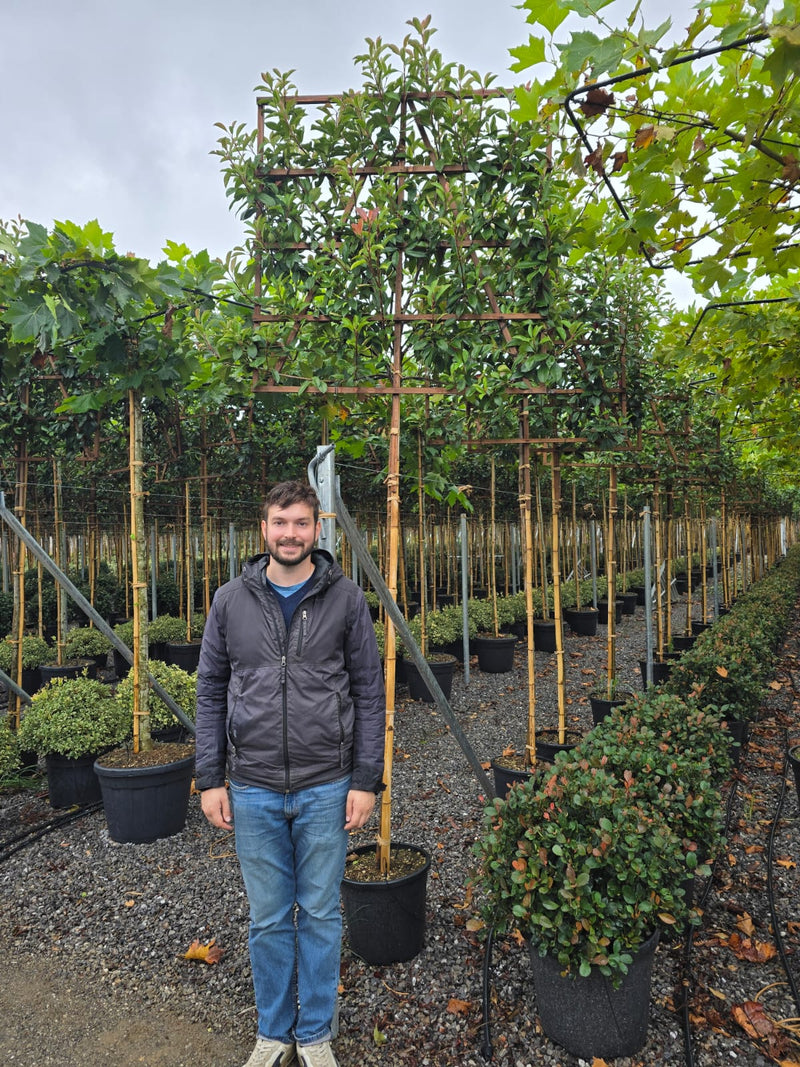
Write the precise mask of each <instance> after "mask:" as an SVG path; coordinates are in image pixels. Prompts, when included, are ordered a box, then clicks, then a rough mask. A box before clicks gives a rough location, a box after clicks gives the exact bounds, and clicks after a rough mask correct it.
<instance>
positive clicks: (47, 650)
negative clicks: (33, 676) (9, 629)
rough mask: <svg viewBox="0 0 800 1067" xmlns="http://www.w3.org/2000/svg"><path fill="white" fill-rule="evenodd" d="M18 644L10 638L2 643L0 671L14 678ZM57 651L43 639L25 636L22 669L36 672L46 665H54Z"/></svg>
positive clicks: (0, 642)
mask: <svg viewBox="0 0 800 1067" xmlns="http://www.w3.org/2000/svg"><path fill="white" fill-rule="evenodd" d="M16 652H17V649H16V644H15V643H14V642H13V641H12V639H11V638H10V637H7V638H6V639H5V640H4V641H0V669H2V670H3V671H5V673H6V674H8V675H9V676H12V677H13V672H14V669H15V666H16V662H17V661H16ZM55 658H56V650H55V649H54V648H53V647H52V646H51V645H49V644H48V643H47V641H45V639H44V638H43V637H37V636H35V635H33V634H25V635H24V636H23V638H22V669H23V670H25V671H35V670H36V669H37V668H38V667H41V666H42V664H44V663H52V662H53V660H54V659H55Z"/></svg>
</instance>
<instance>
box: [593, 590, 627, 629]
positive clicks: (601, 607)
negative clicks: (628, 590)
mask: <svg viewBox="0 0 800 1067" xmlns="http://www.w3.org/2000/svg"><path fill="white" fill-rule="evenodd" d="M597 621H598V622H599V623H600V625H601V626H608V601H607V600H598V601H597ZM614 622H622V601H621V600H620V598H619V597H617V598H616V599H615V601H614Z"/></svg>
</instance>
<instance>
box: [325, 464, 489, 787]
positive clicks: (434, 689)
mask: <svg viewBox="0 0 800 1067" xmlns="http://www.w3.org/2000/svg"><path fill="white" fill-rule="evenodd" d="M330 447H331V448H332V447H333V446H332V445H331V446H330ZM309 471H310V467H309ZM313 484H314V483H313V481H312V485H313ZM336 517H337V519H338V522H339V525H340V526H341V528H342V530H343V531H344V533H345V536H346V537H347V539H348V541H349V542H350V545H351V547H352V549H353V551H354V552H355V553H356V555H357V556H358V558H359V560H360V562H361V566H362V567H363V569H364V573H365V574H366V575H367V577H368V578H369V580H370V582H371V583H372V587H373V589H374V590H375V592H376V593H377V594H378V597H379V599H380V601H381V603H382V604H383V606H384V608H385V609H386V614H387V615H388V616H389V618H390V619H391V620H392V622H393V623H394V625H395V627H396V629H397V632H398V633H399V635H400V638H401V640H402V642H403V644H404V645H405V647H406V649H407V650H408V652H409V653H410V655H411V658H412V659H413V660H414V663H415V664H416V666H417V669H418V670H419V673H420V675H421V676H422V678H423V680H424V682H425V684H426V685H427V687H428V689H429V691H430V693H431V696H432V697H433V698H434V700H435V701H436V705H437V707H438V708H439V710H440V711H441V713H442V715H443V716H444V718H445V719H446V721H447V725H448V726H449V727H450V730H451V732H452V734H453V736H454V737H455V739H456V741H458V744H459V746H460V747H461V750H462V752H463V753H464V755H465V756H466V757H467V761H468V762H469V765H470V766H471V767H472V770H473V771H474V772H475V777H476V778H477V779H478V783H479V784H480V787H481V789H483V790H484V792H485V793H486V796H487V797H491V796H494V785H493V784H492V782H491V781H490V780H489V778H488V777H487V775H486V772H485V771H484V769H483V767H482V766H481V762H480V760H479V759H478V757H477V756H476V754H475V752H474V751H473V749H472V746H471V745H470V743H469V741H468V740H467V737H466V735H465V734H464V731H463V730H462V728H461V723H460V722H459V721H458V719H457V718H456V716H455V714H454V713H453V709H452V708H451V707H450V705H449V703H448V702H447V697H446V696H445V695H444V693H443V692H442V690H441V686H440V685H439V683H438V682H437V680H436V678H435V677H434V674H433V671H432V670H431V669H430V667H429V666H428V664H427V662H426V661H425V657H424V656H423V655H422V652H421V650H420V647H419V645H418V644H417V642H416V641H415V640H414V638H413V636H412V634H411V631H410V630H409V628H408V624H407V623H406V620H405V617H404V616H403V613H402V611H401V610H400V608H399V607H398V606H397V604H396V603H395V601H394V599H393V598H392V596H391V595H390V593H389V588H388V586H387V585H386V582H384V580H383V575H382V574H381V572H380V571H379V570H378V568H377V566H376V564H375V561H374V560H373V558H372V556H371V555H370V554H369V552H368V550H367V546H366V544H365V543H364V538H363V537H362V535H361V532H360V531H359V529H358V527H357V526H356V524H355V523H354V522H353V520H352V518H351V517H350V513H349V512H348V510H347V508H346V507H345V505H344V502H343V500H342V498H341V496H339V494H338V493H337V495H336Z"/></svg>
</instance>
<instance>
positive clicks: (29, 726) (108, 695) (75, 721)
mask: <svg viewBox="0 0 800 1067" xmlns="http://www.w3.org/2000/svg"><path fill="white" fill-rule="evenodd" d="M130 731H131V723H130V716H129V715H127V714H126V712H125V709H124V708H123V707H122V705H121V704H120V703H119V702H118V701H116V700H115V699H114V697H113V694H112V692H111V688H110V687H109V686H107V685H104V684H103V683H102V682H99V681H97V680H95V679H93V678H88V677H87V676H86V675H85V674H83V675H81V676H80V677H78V678H53V679H52V680H51V681H49V682H48V683H47V685H45V686H44V687H43V688H42V689H40V690H39V692H38V693H35V694H34V695H33V698H32V702H31V704H30V706H29V707H27V708H26V709H25V711H24V713H23V717H22V722H21V723H20V726H19V731H18V735H17V740H18V742H19V746H20V748H21V749H32V750H33V751H35V752H37V753H38V754H39V755H45V756H46V755H59V756H66V757H69V758H71V759H77V758H78V757H80V756H89V755H92V754H94V753H97V752H101V751H103V749H106V748H110V747H111V746H112V745H117V744H120V743H121V742H122V741H124V740H125V738H126V737H128V736H129V735H130Z"/></svg>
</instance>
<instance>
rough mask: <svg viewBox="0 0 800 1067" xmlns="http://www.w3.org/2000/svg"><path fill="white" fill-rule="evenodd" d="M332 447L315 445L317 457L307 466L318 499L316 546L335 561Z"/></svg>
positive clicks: (334, 452) (334, 473)
mask: <svg viewBox="0 0 800 1067" xmlns="http://www.w3.org/2000/svg"><path fill="white" fill-rule="evenodd" d="M335 455H336V450H335V447H334V446H333V445H317V455H316V458H315V459H312V461H311V463H309V465H308V480H309V482H310V483H311V485H313V486H314V488H315V490H316V492H317V496H318V497H319V505H320V512H319V519H320V533H319V540H318V541H317V544H318V546H319V547H320V548H324V549H326V550H327V551H328V552H330V554H331V555H332V556H333V558H334V559H336V472H335V469H334V458H335Z"/></svg>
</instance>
